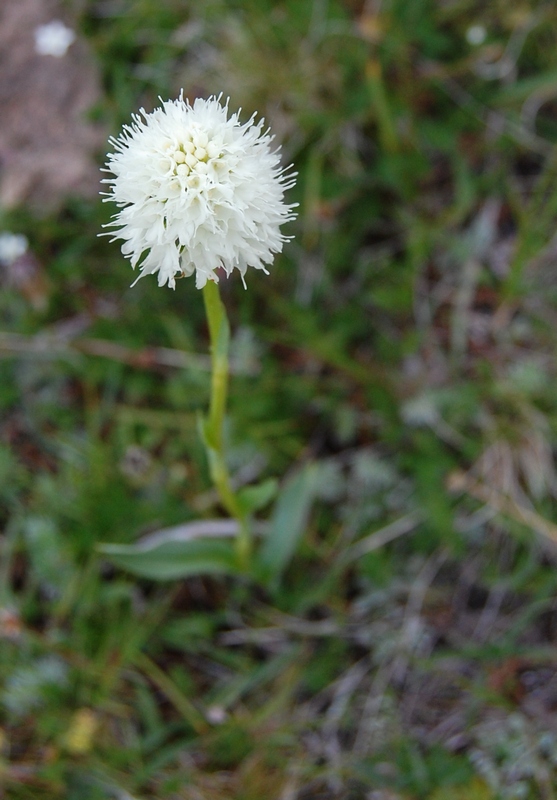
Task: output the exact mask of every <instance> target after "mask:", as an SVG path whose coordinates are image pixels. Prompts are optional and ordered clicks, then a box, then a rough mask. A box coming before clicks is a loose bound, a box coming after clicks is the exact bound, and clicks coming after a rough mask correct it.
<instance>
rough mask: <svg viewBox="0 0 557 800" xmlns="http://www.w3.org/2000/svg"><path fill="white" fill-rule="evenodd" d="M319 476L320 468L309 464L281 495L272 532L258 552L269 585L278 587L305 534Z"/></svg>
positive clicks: (262, 573)
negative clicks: (282, 574) (283, 572)
mask: <svg viewBox="0 0 557 800" xmlns="http://www.w3.org/2000/svg"><path fill="white" fill-rule="evenodd" d="M317 475H318V468H317V465H316V464H307V465H306V466H305V467H304V468H303V469H301V470H300V472H298V473H296V475H294V476H293V477H292V478H290V479H289V480H288V481H287V482H286V485H285V486H284V488H283V489H282V490H281V492H280V495H279V497H278V499H277V502H276V505H275V508H274V512H273V518H272V520H271V525H270V528H269V532H268V533H267V535H266V537H265V540H264V541H263V544H262V545H261V548H260V550H259V553H258V567H259V571H260V576H261V578H262V579H263V580H264V581H266V582H267V583H271V584H275V585H276V583H277V582H278V579H279V577H280V575H281V573H282V571H283V570H284V568H285V567H286V565H287V564H288V562H289V561H290V559H291V558H292V556H293V554H294V552H295V550H296V547H297V545H298V542H299V541H300V538H301V537H302V534H303V533H304V529H305V526H306V522H307V518H308V516H309V512H310V509H311V504H312V502H313V500H314V497H315V488H316V482H317V481H316V478H317Z"/></svg>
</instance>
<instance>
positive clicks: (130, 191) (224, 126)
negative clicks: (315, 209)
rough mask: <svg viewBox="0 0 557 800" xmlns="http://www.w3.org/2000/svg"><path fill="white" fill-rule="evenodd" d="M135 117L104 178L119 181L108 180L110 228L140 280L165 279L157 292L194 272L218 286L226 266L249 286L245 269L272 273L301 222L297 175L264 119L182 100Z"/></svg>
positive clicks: (211, 102) (214, 101) (213, 101)
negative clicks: (291, 199)
mask: <svg viewBox="0 0 557 800" xmlns="http://www.w3.org/2000/svg"><path fill="white" fill-rule="evenodd" d="M133 120H134V121H133V124H132V125H125V126H124V130H123V132H122V133H121V134H120V136H119V137H118V138H116V139H114V138H112V139H111V140H110V143H111V144H112V145H113V147H114V150H115V152H114V153H113V154H109V156H108V158H109V160H108V162H107V170H105V171H106V172H111V173H113V174H114V175H115V176H116V177H114V178H107V179H106V180H105V181H103V182H104V183H108V184H111V186H110V190H111V191H110V192H109V193H107V194H108V197H107V198H105V200H109V201H114V202H115V203H116V204H117V205H118V206H120V208H121V210H120V211H119V212H117V214H115V217H114V221H113V222H111V223H109V225H111V226H114V227H116V228H118V229H119V230H118V231H117V232H115V234H114V239H123V240H124V244H123V245H122V253H123V254H124V255H125V256H127V257H128V258H130V260H131V264H132V267H133V268H134V269H135V267H136V266H138V265H139V267H140V275H139V277H138V280H139V278H142V277H143V276H145V275H150V274H153V273H158V283H159V286H164V285H165V284H168V285H169V286H170V287H171V288H175V285H176V277H177V276H180V277H181V276H188V275H192V274H193V273H195V275H196V286H197V288H198V289H201V288H202V287H203V286H204V285H205V283H206V282H207V280H213V281H217V282H218V275H217V274H216V272H215V270H216V269H218V268H219V267H222V268H223V269H224V270H225V272H226V273H227V275H230V273H231V272H232V271H233V270H234V269H237V270H238V271H239V272H240V274H241V276H242V280H244V276H245V274H246V270H247V268H248V267H254V268H256V269H262V270H263V271H264V272H267V270H266V266H265V265H268V264H271V263H272V261H273V259H274V255H275V253H280V251H281V250H282V246H283V243H284V242H285V241H286V240H287V239H288V238H289V237H287V236H284V235H283V234H282V233H281V232H280V226H281V225H282V224H283V223H285V222H287V221H289V220H292V219H294V216H295V215H294V214H293V213H292V209H293V208H294V205H287V204H286V203H285V202H284V192H285V190H286V189H289V188H291V187H292V186H293V185H294V180H293V178H294V177H295V175H293V174H290V175H287V174H286V171H285V170H284V169H283V168H281V166H280V157H279V154H278V151H277V150H275V151H273V150H271V142H272V139H273V137H272V136H269V134H268V132H267V131H263V121H262V120H261V121H260V122H258V123H256V122H255V121H254V117H252V118H251V119H250V120H249V121H248V122H247V123H245V124H242V123H241V122H240V120H239V117H238V114H237V113H236V114H232V115H231V116H230V118H228V103H227V104H226V105H224V106H223V105H221V103H220V97H219V98H215V97H210V98H209V99H208V100H202V99H197V100H195V102H194V104H193V106H192V105H190V103H189V102H187V101H184V99H183V97H182V96H180V97H179V98H178V99H177V100H168V101H167V102H164V103H163V105H162V108H157V109H156V110H155V111H153V112H152V113H151V114H147V113H146V112H145V111H144V110H143V109H141V112H140V115H134V117H133ZM114 239H113V241H114Z"/></svg>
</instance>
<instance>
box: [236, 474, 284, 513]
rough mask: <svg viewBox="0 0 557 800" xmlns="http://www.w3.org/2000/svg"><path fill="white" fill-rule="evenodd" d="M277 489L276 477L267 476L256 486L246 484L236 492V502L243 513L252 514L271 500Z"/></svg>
mask: <svg viewBox="0 0 557 800" xmlns="http://www.w3.org/2000/svg"><path fill="white" fill-rule="evenodd" d="M277 491H278V481H277V480H276V478H269V479H268V480H266V481H263V482H262V483H258V484H257V485H256V486H246V487H245V488H244V489H240V491H239V492H238V493H237V497H238V502H239V503H240V505H241V507H242V510H243V511H244V513H245V514H253V513H254V512H255V511H259V509H261V508H265V506H266V505H267V504H268V503H270V502H271V500H272V499H273V497H275V495H276V493H277Z"/></svg>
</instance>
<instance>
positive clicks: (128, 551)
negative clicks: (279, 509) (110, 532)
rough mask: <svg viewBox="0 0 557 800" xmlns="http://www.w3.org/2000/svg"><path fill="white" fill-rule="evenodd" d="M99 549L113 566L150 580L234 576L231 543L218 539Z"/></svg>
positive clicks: (108, 545) (233, 555)
mask: <svg viewBox="0 0 557 800" xmlns="http://www.w3.org/2000/svg"><path fill="white" fill-rule="evenodd" d="M99 550H100V552H101V553H102V554H103V555H104V556H105V558H107V559H108V560H109V561H111V562H112V563H113V564H115V565H116V566H117V567H120V568H121V569H125V570H127V571H128V572H132V573H133V574H134V575H140V576H141V577H143V578H151V579H152V580H160V581H164V580H173V579H176V578H186V577H188V576H191V575H209V574H215V573H223V574H228V575H232V574H237V573H238V568H237V564H236V556H235V552H234V546H233V543H232V542H230V541H223V540H221V539H193V540H191V541H185V542H180V541H166V542H165V541H163V542H160V543H158V544H156V545H154V546H149V547H145V545H142V544H135V545H133V544H132V545H117V544H104V545H100V546H99Z"/></svg>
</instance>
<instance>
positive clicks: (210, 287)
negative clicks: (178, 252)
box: [203, 280, 252, 571]
mask: <svg viewBox="0 0 557 800" xmlns="http://www.w3.org/2000/svg"><path fill="white" fill-rule="evenodd" d="M203 300H204V303H205V313H206V315H207V323H208V326H209V338H210V343H211V400H210V405H209V416H208V418H207V420H206V421H205V425H204V428H203V432H204V438H205V444H206V446H207V451H208V455H209V469H210V472H211V478H212V480H213V483H214V484H215V488H216V489H217V492H218V494H219V498H220V500H221V503H222V505H223V506H224V508H225V509H226V510H227V511H228V513H229V514H230V515H231V516H232V517H233V518H234V519H235V520H237V522H238V536H237V537H236V551H237V556H238V564H239V566H240V568H241V569H243V570H245V571H248V570H249V565H250V560H251V551H252V539H251V531H250V528H249V523H248V519H247V515H246V514H245V512H244V511H243V510H242V506H241V503H240V501H239V500H238V497H237V496H236V494H235V492H234V490H233V488H232V483H231V480H230V473H229V472H228V466H227V464H226V458H225V449H224V418H225V414H226V404H227V398H228V375H229V361H228V346H229V342H230V326H229V324H228V318H227V316H226V310H225V307H224V304H223V302H222V300H221V298H220V294H219V289H218V285H217V284H216V283H215V281H212V280H209V281H207V283H206V284H205V286H204V287H203Z"/></svg>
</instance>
